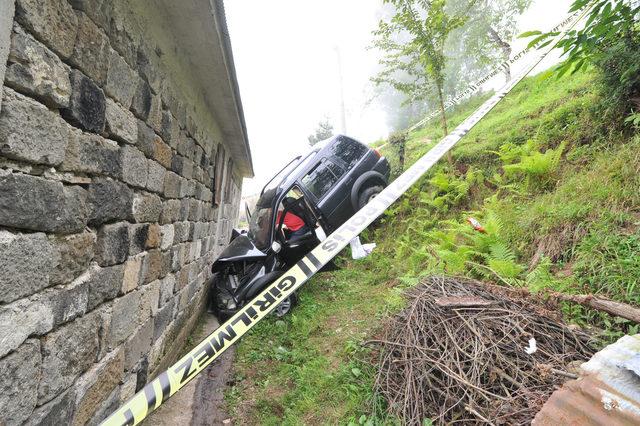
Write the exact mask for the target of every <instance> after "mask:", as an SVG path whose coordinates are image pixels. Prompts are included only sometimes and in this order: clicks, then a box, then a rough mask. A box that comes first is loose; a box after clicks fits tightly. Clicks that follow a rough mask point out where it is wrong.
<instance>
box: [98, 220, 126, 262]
mask: <svg viewBox="0 0 640 426" xmlns="http://www.w3.org/2000/svg"><path fill="white" fill-rule="evenodd" d="M128 254H129V224H128V223H126V222H121V223H115V224H111V225H105V226H103V227H102V228H101V229H100V231H99V232H98V240H97V242H96V261H97V262H98V264H99V265H100V266H111V265H116V264H120V263H124V261H125V260H126V259H127V255H128Z"/></svg>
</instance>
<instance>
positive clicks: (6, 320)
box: [0, 299, 54, 357]
mask: <svg viewBox="0 0 640 426" xmlns="http://www.w3.org/2000/svg"><path fill="white" fill-rule="evenodd" d="M53 325H54V318H53V310H52V308H51V305H50V304H48V303H46V302H41V301H37V300H29V299H22V300H18V301H15V302H13V303H10V304H8V305H4V306H2V307H0V341H1V342H2V345H0V357H3V356H5V355H6V354H8V353H9V352H11V351H12V350H14V349H16V348H18V347H19V346H20V345H21V344H22V343H23V342H24V341H25V340H27V338H28V337H29V336H40V335H42V334H45V333H47V332H49V331H50V330H51V329H52V328H53Z"/></svg>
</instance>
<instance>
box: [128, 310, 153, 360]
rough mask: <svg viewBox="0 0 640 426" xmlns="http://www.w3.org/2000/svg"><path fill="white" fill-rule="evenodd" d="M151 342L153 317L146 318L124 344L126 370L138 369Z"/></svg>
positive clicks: (149, 348)
mask: <svg viewBox="0 0 640 426" xmlns="http://www.w3.org/2000/svg"><path fill="white" fill-rule="evenodd" d="M152 343H153V318H150V319H148V320H147V321H146V322H145V323H144V324H143V325H142V326H141V327H140V328H139V329H138V330H137V331H136V334H135V335H133V336H132V337H131V338H130V339H129V340H128V341H127V343H126V344H125V359H124V367H125V369H126V370H127V371H135V370H138V371H139V368H140V366H141V364H142V362H144V361H143V359H144V358H146V355H147V354H148V353H149V351H150V350H151V344H152Z"/></svg>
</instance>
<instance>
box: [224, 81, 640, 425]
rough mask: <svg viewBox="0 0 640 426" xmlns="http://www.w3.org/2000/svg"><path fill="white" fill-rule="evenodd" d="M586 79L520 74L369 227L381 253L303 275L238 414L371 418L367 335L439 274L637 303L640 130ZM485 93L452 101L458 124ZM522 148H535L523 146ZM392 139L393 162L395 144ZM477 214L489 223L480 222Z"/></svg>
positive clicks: (270, 325) (618, 326) (237, 403)
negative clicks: (623, 127) (618, 121)
mask: <svg viewBox="0 0 640 426" xmlns="http://www.w3.org/2000/svg"><path fill="white" fill-rule="evenodd" d="M591 79H592V77H591V76H590V75H585V74H583V75H579V76H577V77H576V78H574V79H572V80H568V79H563V80H559V81H557V80H554V79H546V80H543V79H541V78H540V77H533V78H529V79H527V80H525V81H524V82H523V83H521V84H520V85H519V86H518V87H517V88H516V89H515V90H514V92H513V93H512V94H510V95H509V96H508V97H507V98H506V99H505V100H504V101H503V102H502V103H501V104H500V105H499V106H498V107H497V108H496V109H495V110H494V111H492V112H491V113H490V115H489V116H488V117H486V118H485V119H484V120H483V121H482V122H481V123H480V124H479V125H478V126H477V127H476V128H475V129H474V130H473V131H472V132H471V133H470V134H469V135H467V137H465V139H463V141H462V142H461V143H460V145H459V146H458V147H456V148H455V150H454V158H455V161H456V164H455V167H453V168H452V167H450V166H448V165H447V164H440V165H439V166H438V167H437V168H436V170H434V171H433V172H431V173H430V175H429V176H428V177H425V178H423V179H422V180H421V181H420V182H419V183H418V184H417V185H415V187H414V188H413V189H412V190H411V191H410V192H409V193H407V194H406V195H405V196H404V197H403V198H402V199H401V200H400V201H399V202H398V203H396V205H394V206H393V208H392V210H391V211H390V212H389V214H387V215H386V216H385V218H384V219H383V222H382V224H381V225H379V227H378V228H377V229H375V230H373V231H372V230H367V231H365V233H364V235H363V237H364V239H366V240H373V241H376V242H377V243H378V248H377V249H376V251H375V252H374V254H373V255H372V256H370V257H369V258H367V259H364V260H361V261H352V260H351V259H350V258H348V257H347V256H344V257H343V258H342V259H340V260H339V263H340V264H341V266H342V270H340V271H337V272H333V273H330V274H320V275H318V276H316V277H314V278H313V279H312V280H311V281H310V282H309V283H308V284H306V285H305V287H304V288H303V290H302V292H301V304H300V306H298V307H297V308H296V310H295V311H294V313H293V314H292V315H291V316H289V317H288V318H285V319H284V320H279V321H276V320H275V319H274V318H270V319H267V320H265V321H263V322H262V323H261V324H259V325H258V326H256V328H255V329H254V330H253V331H252V332H251V333H250V335H249V336H247V337H245V338H244V339H243V340H242V342H241V343H240V345H239V348H238V355H237V360H236V367H235V368H236V376H237V377H236V378H237V380H236V384H235V385H234V386H233V387H232V388H231V390H230V391H229V392H228V394H227V400H228V402H229V403H230V406H231V407H232V409H233V412H234V413H235V417H236V420H237V421H239V422H242V423H248V424H281V423H282V421H283V419H284V423H285V424H303V423H304V424H335V423H350V422H353V423H363V422H365V421H368V420H371V419H376V415H375V409H374V408H372V407H373V406H379V404H378V405H376V404H372V401H375V399H374V398H373V396H372V391H371V388H372V383H373V374H374V371H373V369H372V367H370V366H368V364H367V362H366V361H367V360H368V358H369V357H370V354H369V353H368V351H367V349H366V348H363V346H362V345H361V343H362V342H363V341H366V340H367V339H369V338H371V336H372V335H373V334H374V333H375V328H376V327H377V326H378V325H379V323H380V321H379V320H380V319H381V318H383V317H384V316H385V315H387V314H388V313H389V312H395V311H396V310H397V309H398V308H400V307H401V306H402V299H401V297H400V294H401V291H402V289H403V288H406V287H407V286H410V285H412V284H414V283H415V282H416V281H417V279H418V277H419V276H420V275H424V274H427V273H430V272H434V271H445V272H447V273H456V274H465V275H469V276H474V277H476V278H482V279H485V280H491V281H494V282H506V283H508V284H510V285H522V286H529V287H531V288H532V289H534V290H537V289H540V288H544V287H551V288H553V289H556V290H561V291H567V292H578V293H583V292H593V293H599V294H604V295H607V296H609V297H612V298H616V299H619V300H626V301H631V302H632V303H636V304H638V303H640V289H638V288H636V287H635V286H634V283H636V282H639V281H640V256H637V253H638V251H640V233H639V231H638V228H639V227H640V207H639V206H640V195H639V191H638V190H637V188H638V187H640V178H639V177H638V176H639V175H640V173H639V171H640V154H639V152H640V140H639V139H638V138H624V137H622V136H616V135H607V132H606V125H605V124H606V123H600V122H598V120H597V119H594V115H593V114H592V112H591V108H592V105H593V104H594V103H595V102H596V101H597V96H596V95H595V90H594V89H593V84H592V80H591ZM482 100H483V99H475V100H472V101H471V102H469V104H467V105H464V106H462V107H460V108H459V110H458V111H454V112H453V113H452V116H451V127H453V126H454V125H457V124H458V123H459V122H461V121H462V120H463V119H464V118H465V117H466V116H467V115H468V114H470V112H471V111H472V110H473V109H475V107H477V106H478V105H479V104H480V103H481V102H482ZM596 117H597V116H596ZM603 135H604V136H603ZM441 136H442V134H441V132H440V130H439V129H438V128H437V125H435V124H434V125H432V126H431V127H427V128H425V129H422V130H420V131H418V132H415V133H413V134H411V135H410V140H409V142H408V144H407V164H411V162H412V161H415V159H417V158H418V157H419V156H420V155H422V154H424V153H425V152H426V151H427V150H428V149H429V148H430V147H431V146H433V144H434V143H435V141H437V140H438V139H439V138H440V137H441ZM505 144H510V145H505ZM525 146H529V147H534V148H535V149H533V151H532V150H529V152H528V153H527V152H525V153H523V152H521V150H523V149H524V148H523V147H525ZM559 146H562V157H561V159H559V162H558V163H557V164H555V166H552V167H549V166H548V164H547V165H546V166H544V165H543V166H544V167H543V168H542V171H541V170H539V165H537V166H536V167H538V169H536V167H533V168H532V169H533V171H529V172H522V171H521V170H520V171H518V170H516V171H515V172H514V173H505V166H506V169H509V166H507V165H508V164H521V163H522V158H523V157H526V156H527V155H528V156H531V155H533V157H535V158H538V159H539V157H540V155H542V154H541V153H544V152H548V153H549V155H551V154H552V153H553V152H554V151H553V149H555V150H556V151H557V152H560V149H559V148H558V147H559ZM501 147H502V150H501ZM549 149H552V151H547V150H549ZM383 150H384V152H385V154H386V155H387V156H388V157H389V158H390V159H391V161H392V162H394V161H395V156H394V154H393V148H392V147H391V146H389V145H387V146H385V147H384V148H383ZM534 151H535V152H538V153H539V154H540V155H538V154H532V152H534ZM498 153H501V154H502V156H500V155H498ZM536 155H538V156H537V157H536ZM536 164H537V163H536ZM536 164H534V165H536ZM545 167H546V168H545ZM516 168H517V167H516ZM468 215H473V216H474V217H477V218H478V219H479V220H480V221H481V222H483V224H484V225H485V226H486V227H487V230H488V231H489V232H488V233H487V234H486V235H485V234H479V233H474V232H473V231H471V230H470V228H469V226H468V225H466V224H465V223H464V219H465V218H466V217H467V216H468ZM536 257H537V258H538V262H532V259H533V258H536ZM536 265H537V266H536ZM498 271H499V272H498ZM564 309H565V313H566V315H567V318H568V319H569V320H572V321H575V322H578V323H583V324H591V325H596V326H598V327H601V328H603V329H606V330H607V331H606V333H605V334H604V337H605V339H606V338H609V339H611V338H614V337H616V336H617V335H619V334H620V333H621V332H629V331H634V330H635V329H634V327H635V326H633V325H631V324H628V323H624V322H622V323H620V322H617V323H615V322H614V321H613V319H611V318H609V317H606V316H603V315H600V314H594V313H592V312H585V311H584V310H582V309H581V308H578V307H575V306H564Z"/></svg>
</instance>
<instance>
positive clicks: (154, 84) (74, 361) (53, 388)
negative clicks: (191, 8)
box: [0, 0, 241, 425]
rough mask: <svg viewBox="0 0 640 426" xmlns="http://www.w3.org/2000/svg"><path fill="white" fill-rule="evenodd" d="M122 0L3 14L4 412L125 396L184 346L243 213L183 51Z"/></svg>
mask: <svg viewBox="0 0 640 426" xmlns="http://www.w3.org/2000/svg"><path fill="white" fill-rule="evenodd" d="M12 3H13V2H8V1H6V0H0V5H1V6H2V7H3V8H4V9H3V10H2V15H3V16H2V17H1V19H0V23H1V21H4V20H6V18H7V15H8V12H7V11H9V10H10V12H11V13H13V4H12ZM126 4H127V2H120V1H117V2H116V1H115V0H89V1H83V0H16V1H15V18H14V20H13V24H12V28H10V29H8V28H6V25H5V26H4V28H0V62H2V64H3V65H4V63H5V61H4V58H2V51H3V46H2V38H3V34H2V33H3V32H5V33H7V34H10V38H9V37H7V40H10V43H9V45H8V46H6V47H7V49H5V50H6V51H7V53H8V61H7V62H6V71H5V74H4V87H2V86H3V85H2V84H0V90H2V104H1V111H0V424H6V425H18V424H56V425H58V424H68V423H71V424H85V423H89V424H96V423H97V422H98V421H99V420H100V419H102V418H103V417H104V416H105V415H107V414H109V413H110V411H112V410H113V409H115V408H116V407H117V406H118V405H119V404H121V403H122V402H123V401H125V400H126V399H128V398H129V397H131V396H132V395H133V394H134V392H136V391H137V390H139V389H140V388H141V387H142V386H143V385H144V384H145V383H146V382H147V381H148V380H149V379H151V378H152V377H153V376H154V375H155V374H157V373H158V368H159V366H160V365H161V364H163V365H166V363H167V357H166V354H170V356H173V357H175V356H176V355H177V353H178V352H179V350H180V348H181V347H182V345H183V344H184V341H185V339H186V337H187V336H188V335H189V332H190V330H191V329H192V327H193V326H194V324H195V322H196V320H197V317H198V315H199V314H200V313H201V312H202V310H203V308H204V304H205V299H206V286H205V282H206V280H207V279H208V277H209V275H210V265H211V263H212V261H213V260H214V259H215V257H216V256H217V254H218V253H219V251H220V250H221V247H222V246H223V245H224V244H225V243H226V242H227V241H228V238H229V234H230V230H231V225H232V224H233V223H234V222H235V221H236V220H237V212H238V210H239V209H238V205H239V199H240V185H241V184H240V177H241V174H240V172H239V171H238V170H235V169H234V168H233V166H232V164H233V162H232V161H229V155H228V154H227V153H228V152H230V149H229V147H228V146H226V147H225V143H226V144H228V142H227V141H225V140H223V139H224V138H223V137H222V132H221V131H220V128H219V127H218V125H217V123H216V121H215V119H214V118H212V117H211V114H210V113H208V110H207V108H206V105H204V104H203V101H202V99H200V98H198V96H197V94H198V92H199V90H200V88H199V87H196V86H193V87H191V86H192V85H190V82H191V81H192V80H191V79H190V75H189V72H188V68H189V64H188V63H184V62H183V61H180V60H179V59H180V58H179V56H178V54H177V53H176V52H177V51H176V52H173V51H166V50H163V49H166V47H164V46H161V45H160V44H156V43H155V39H154V38H153V36H152V35H151V34H153V31H152V30H153V28H151V25H152V24H153V22H151V23H150V21H149V20H145V19H142V18H139V15H138V14H136V13H135V11H132V10H127V9H125V7H128V6H124V5H126ZM9 16H13V15H9ZM9 21H10V18H9ZM5 56H6V54H5ZM0 75H1V74H0ZM1 81H2V80H1V79H0V82H1ZM216 167H217V168H216ZM216 179H217V180H218V181H216ZM216 190H217V191H218V197H216ZM216 198H217V199H218V200H219V202H218V203H216V201H215V200H216Z"/></svg>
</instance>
